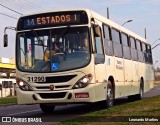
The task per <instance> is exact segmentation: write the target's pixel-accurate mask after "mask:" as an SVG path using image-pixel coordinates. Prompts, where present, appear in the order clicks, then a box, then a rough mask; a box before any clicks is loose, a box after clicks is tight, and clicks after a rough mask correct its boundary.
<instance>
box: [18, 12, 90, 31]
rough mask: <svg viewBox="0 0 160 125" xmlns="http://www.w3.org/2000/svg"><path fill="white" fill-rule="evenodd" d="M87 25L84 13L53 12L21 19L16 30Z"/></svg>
mask: <svg viewBox="0 0 160 125" xmlns="http://www.w3.org/2000/svg"><path fill="white" fill-rule="evenodd" d="M87 23H88V17H87V14H86V12H84V11H76V12H73V11H70V12H68V11H67V12H53V13H43V14H37V15H31V16H27V17H22V18H21V19H19V21H18V27H17V30H26V29H32V28H45V27H54V26H65V25H78V24H87Z"/></svg>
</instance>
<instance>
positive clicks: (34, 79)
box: [27, 76, 46, 82]
mask: <svg viewBox="0 0 160 125" xmlns="http://www.w3.org/2000/svg"><path fill="white" fill-rule="evenodd" d="M27 81H28V82H45V81H46V78H45V77H43V76H35V77H28V78H27Z"/></svg>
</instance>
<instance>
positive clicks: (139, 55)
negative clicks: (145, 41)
mask: <svg viewBox="0 0 160 125" xmlns="http://www.w3.org/2000/svg"><path fill="white" fill-rule="evenodd" d="M136 42H137V51H138V60H139V61H140V62H143V52H142V43H141V42H140V41H139V40H136Z"/></svg>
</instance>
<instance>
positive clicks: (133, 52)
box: [130, 37, 138, 61]
mask: <svg viewBox="0 0 160 125" xmlns="http://www.w3.org/2000/svg"><path fill="white" fill-rule="evenodd" d="M130 43H131V56H132V60H133V61H138V57H137V49H136V43H135V39H134V38H133V37H130Z"/></svg>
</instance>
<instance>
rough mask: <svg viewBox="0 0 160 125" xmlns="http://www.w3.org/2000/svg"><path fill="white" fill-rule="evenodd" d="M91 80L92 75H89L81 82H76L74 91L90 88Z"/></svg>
mask: <svg viewBox="0 0 160 125" xmlns="http://www.w3.org/2000/svg"><path fill="white" fill-rule="evenodd" d="M91 79H92V74H88V75H86V76H84V77H82V78H81V79H80V80H78V81H77V82H76V84H74V86H73V87H72V89H79V88H85V87H86V86H88V84H89V82H90V80H91Z"/></svg>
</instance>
